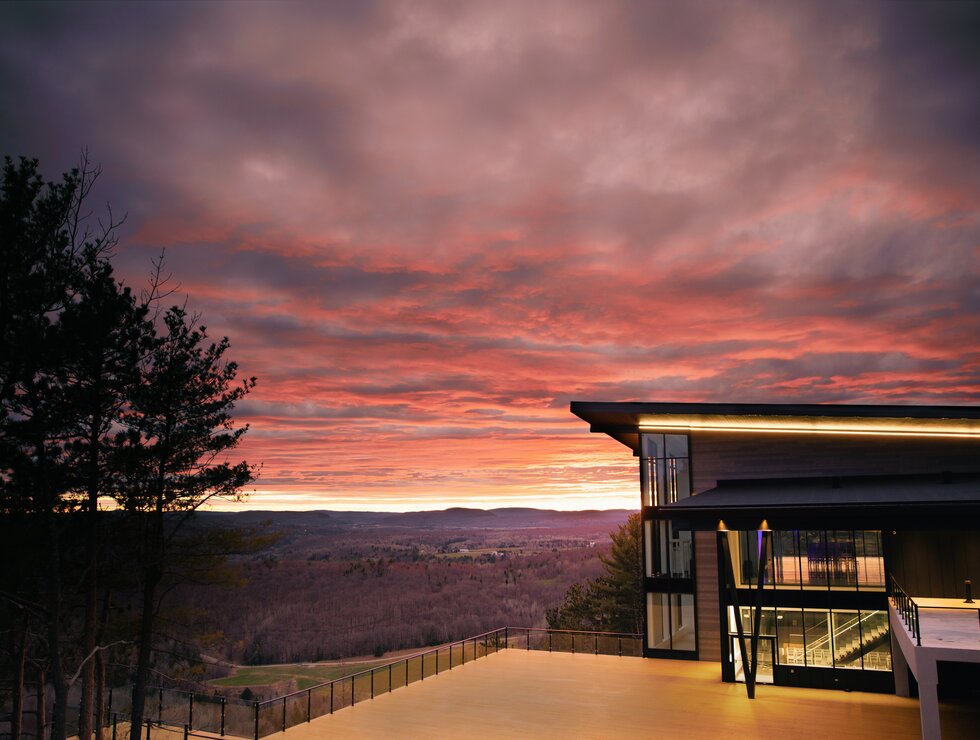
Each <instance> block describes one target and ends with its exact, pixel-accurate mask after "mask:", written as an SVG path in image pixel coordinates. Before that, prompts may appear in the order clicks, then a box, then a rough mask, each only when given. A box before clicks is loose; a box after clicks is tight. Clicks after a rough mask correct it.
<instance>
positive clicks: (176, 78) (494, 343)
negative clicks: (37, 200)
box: [0, 0, 980, 510]
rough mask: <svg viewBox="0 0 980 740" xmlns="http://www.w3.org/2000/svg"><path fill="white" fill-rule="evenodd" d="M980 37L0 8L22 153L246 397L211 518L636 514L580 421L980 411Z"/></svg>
mask: <svg viewBox="0 0 980 740" xmlns="http://www.w3.org/2000/svg"><path fill="white" fill-rule="evenodd" d="M978 15H980V14H978V10H977V6H975V5H971V4H959V3H952V4H945V3H926V4H918V3H900V4H894V3H888V4H878V3H871V2H867V3H840V4H835V3H826V2H823V1H819V2H818V1H816V0H814V1H813V2H781V3H765V2H763V3H758V2H746V3H741V2H691V3H647V2H643V3H594V2H585V1H582V2H571V1H569V2H540V3H539V2H533V3H529V2H516V1H515V2H474V3H442V2H414V1H413V2H377V3H371V2H364V3H340V2H336V3H330V2H325V3H312V4H306V3H261V2H256V3H165V4H164V3H161V4H149V3H138V4H98V3H93V4H72V3H66V4H16V3H13V4H8V3H5V4H3V6H2V7H0V70H2V74H3V80H4V84H3V85H2V86H0V100H2V104H0V116H2V119H0V149H2V151H0V154H3V153H6V154H10V155H12V156H17V155H24V156H35V157H38V158H39V159H40V162H41V170H42V171H43V172H44V173H45V174H46V176H47V177H48V178H49V179H55V178H57V177H58V176H59V174H60V172H62V171H64V170H66V169H68V168H70V167H71V166H73V165H74V164H75V163H76V161H77V159H78V155H79V152H80V151H81V149H82V148H83V147H88V149H89V152H90V154H91V156H92V158H93V159H94V160H95V161H97V162H101V164H102V166H103V169H104V174H103V175H102V178H101V179H100V181H99V187H98V189H97V194H96V197H95V198H94V200H93V202H97V203H102V202H108V203H111V205H112V207H113V210H114V211H115V212H117V213H118V212H123V211H125V212H127V213H128V217H127V220H126V223H125V225H124V226H123V228H122V229H121V231H120V243H119V246H118V248H117V249H116V256H115V258H114V260H113V262H114V264H115V265H116V267H117V271H118V273H119V274H120V276H121V277H122V278H124V279H125V280H126V282H127V283H128V284H130V285H133V286H134V287H137V288H138V287H139V286H141V285H142V284H144V283H145V279H146V276H147V275H148V273H149V271H150V264H151V260H152V259H153V258H154V257H156V256H157V255H159V254H160V252H161V250H162V249H166V265H167V270H168V272H170V273H172V274H173V281H174V282H173V284H174V285H175V286H177V285H178V284H179V289H178V292H177V294H176V296H175V297H173V298H172V300H174V301H178V302H182V301H183V300H184V299H185V298H186V300H187V303H188V307H189V308H190V309H191V310H193V311H198V312H200V314H201V315H202V321H203V323H205V324H206V325H207V326H208V330H209V333H210V334H211V335H212V336H214V337H216V338H217V337H221V336H224V335H227V336H228V337H229V338H230V340H231V350H230V351H229V355H230V356H231V357H232V358H233V359H235V360H236V361H237V362H238V364H239V366H240V370H241V372H242V374H244V375H246V376H252V375H254V376H256V377H257V378H258V385H257V387H256V389H255V391H254V392H253V393H252V394H250V395H249V396H248V397H247V399H245V401H244V402H242V403H241V404H240V405H239V406H238V408H237V418H238V419H239V420H240V421H242V422H243V423H248V424H249V425H250V430H249V432H248V434H247V435H246V438H245V440H246V441H245V443H244V445H243V448H242V450H241V453H242V456H243V457H244V458H246V459H248V460H249V461H250V462H253V463H256V464H261V465H262V469H261V474H260V477H259V479H258V481H257V483H256V486H255V492H254V493H253V494H252V496H251V497H250V499H249V500H248V501H247V502H245V503H236V504H223V505H222V507H223V508H229V507H230V508H243V507H248V508H259V509H308V508H328V509H329V508H333V509H360V510H412V509H433V508H444V507H446V506H472V507H480V508H488V507H494V506H535V507H542V508H555V509H584V508H628V507H636V506H638V504H639V496H638V490H637V489H638V487H637V483H636V478H637V472H636V461H635V460H634V459H633V457H632V455H631V452H630V451H629V450H628V449H627V448H626V447H624V446H622V445H619V444H617V443H615V442H613V441H612V440H610V439H608V438H606V437H605V436H602V435H590V434H589V430H588V428H587V426H586V425H585V424H583V423H582V422H581V420H579V419H577V418H575V417H574V416H572V415H571V414H570V413H569V402H570V401H572V400H583V401H631V400H635V401H679V402H681V401H718V402H721V401H728V402H758V403H764V402H771V403H779V402H799V403H820V402H826V403H899V404H901V403H926V404H976V403H978V401H980V344H978V338H980V210H978V204H980V96H978V94H977V91H978V90H980V56H978V52H977V45H976V42H975V40H976V38H977V37H978V35H977V34H980V21H978ZM974 30H975V31H977V33H976V34H974V33H973V31H974Z"/></svg>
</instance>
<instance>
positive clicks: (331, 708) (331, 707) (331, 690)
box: [330, 681, 333, 714]
mask: <svg viewBox="0 0 980 740" xmlns="http://www.w3.org/2000/svg"><path fill="white" fill-rule="evenodd" d="M330 714H333V681H331V682H330Z"/></svg>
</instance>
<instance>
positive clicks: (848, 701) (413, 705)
mask: <svg viewBox="0 0 980 740" xmlns="http://www.w3.org/2000/svg"><path fill="white" fill-rule="evenodd" d="M956 719H957V718H955V717H954V720H956ZM946 729H947V728H946V726H945V720H944V737H946V738H949V737H955V736H956V735H957V734H958V733H956V732H953V733H946ZM949 729H950V730H953V729H954V728H953V727H952V726H950V728H949ZM272 737H276V736H272ZM328 737H330V738H335V737H343V738H381V737H399V738H443V737H451V738H641V737H643V738H649V737H684V738H700V737H711V738H716V737H733V738H734V737H738V738H765V737H793V738H794V739H795V740H799V739H802V738H820V739H821V740H824V739H825V738H828V737H829V738H834V739H835V740H843V739H844V738H854V737H861V738H888V739H889V740H902V739H903V738H918V737H919V706H918V702H917V700H915V699H903V698H900V697H897V696H890V695H879V694H865V693H857V692H855V693H845V692H841V691H821V690H815V689H794V688H787V687H777V686H760V687H759V689H758V698H757V699H756V700H755V701H749V700H748V699H746V697H745V687H744V686H743V685H740V684H726V683H722V682H721V680H720V678H719V667H718V665H717V664H713V663H698V662H688V661H674V660H652V659H646V660H644V659H640V658H619V657H614V656H601V655H600V656H595V655H582V654H579V655H569V654H561V653H536V652H530V653H528V652H524V651H521V650H506V651H502V652H500V653H498V654H496V655H491V656H488V657H487V658H485V659H481V660H479V661H476V662H474V663H471V664H468V665H466V666H461V667H460V668H458V669H455V670H453V671H452V672H449V673H442V674H441V675H439V676H435V677H432V678H427V679H426V680H425V681H424V682H422V683H415V684H412V685H410V686H408V687H406V688H402V689H398V690H396V691H394V692H393V693H391V694H386V695H383V696H380V697H378V698H376V699H374V700H373V701H366V702H364V703H362V704H358V705H357V706H355V707H353V708H348V709H344V710H342V711H340V712H337V713H336V714H334V715H333V716H328V717H322V718H320V719H317V720H314V721H313V722H311V723H310V724H305V725H300V726H298V727H294V728H291V729H290V730H288V731H287V732H286V733H284V736H283V740H314V738H316V739H319V738H328Z"/></svg>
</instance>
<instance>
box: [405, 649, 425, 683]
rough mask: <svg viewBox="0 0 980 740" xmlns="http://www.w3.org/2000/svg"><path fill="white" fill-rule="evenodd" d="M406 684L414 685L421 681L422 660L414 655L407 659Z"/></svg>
mask: <svg viewBox="0 0 980 740" xmlns="http://www.w3.org/2000/svg"><path fill="white" fill-rule="evenodd" d="M407 675H408V679H407V681H408V683H414V682H415V681H420V680H421V679H422V660H421V659H420V658H419V657H418V656H417V655H416V656H415V657H413V658H409V659H408V673H407Z"/></svg>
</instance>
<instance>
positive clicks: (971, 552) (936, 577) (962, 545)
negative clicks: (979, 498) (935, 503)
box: [883, 530, 980, 604]
mask: <svg viewBox="0 0 980 740" xmlns="http://www.w3.org/2000/svg"><path fill="white" fill-rule="evenodd" d="M883 540H884V542H883V544H884V546H885V558H886V562H887V564H888V568H889V570H890V572H891V574H892V575H894V576H895V579H896V580H897V581H898V585H899V586H901V587H902V588H904V589H905V591H906V592H907V593H908V594H909V595H911V596H934V597H942V598H948V599H962V598H964V587H963V581H964V580H966V579H970V580H971V581H972V582H973V594H974V596H973V598H974V599H976V600H977V603H978V604H980V531H978V530H974V531H959V532H956V531H950V532H898V533H896V534H892V533H891V532H884V533H883Z"/></svg>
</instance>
